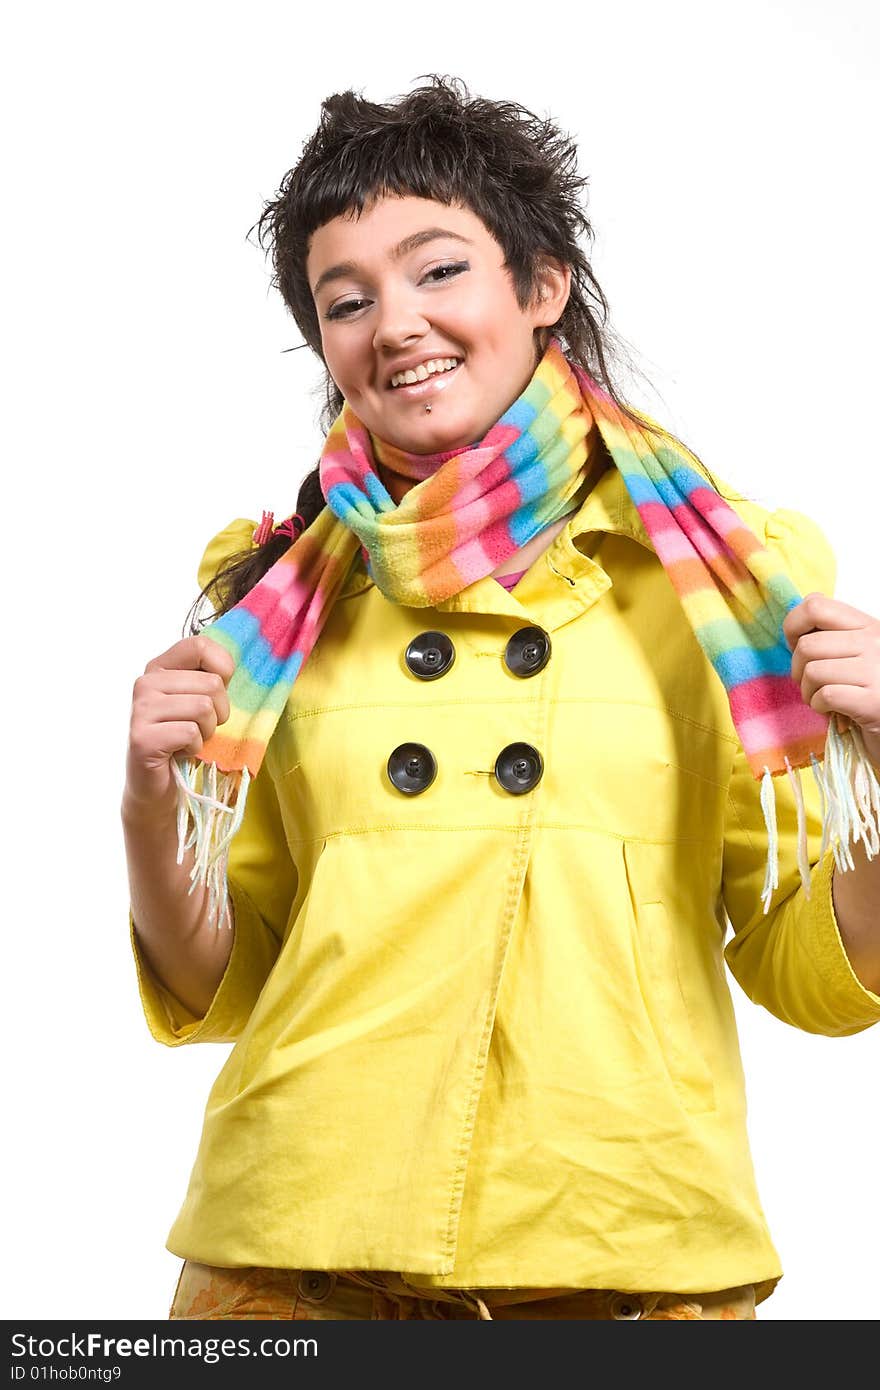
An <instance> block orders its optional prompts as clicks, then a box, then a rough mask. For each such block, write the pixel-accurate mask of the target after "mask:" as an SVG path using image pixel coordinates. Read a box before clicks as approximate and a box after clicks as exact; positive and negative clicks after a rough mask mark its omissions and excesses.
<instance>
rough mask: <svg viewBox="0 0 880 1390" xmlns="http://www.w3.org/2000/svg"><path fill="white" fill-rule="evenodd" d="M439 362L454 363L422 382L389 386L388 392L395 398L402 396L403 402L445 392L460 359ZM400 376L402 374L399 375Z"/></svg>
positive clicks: (447, 359) (433, 373) (431, 374)
mask: <svg viewBox="0 0 880 1390" xmlns="http://www.w3.org/2000/svg"><path fill="white" fill-rule="evenodd" d="M441 360H443V361H454V362H455V366H454V367H446V368H444V369H443V370H442V371H434V372H431V373H430V374H429V375H428V376H426V377H425V378H424V380H422V381H418V380H416V381H406V382H403V383H402V384H400V385H398V386H392V385H390V384H389V386H388V390H389V391H391V392H392V393H393V394H394V395H395V396H402V397H403V398H404V399H405V400H418V399H420V398H421V397H422V396H434V395H438V394H439V393H440V392H441V391H445V390H446V388H447V387H448V386H449V384H450V383H451V382H452V380H453V378H454V377H456V376H457V375H458V369H459V367H460V366H461V358H455V359H453V358H444V359H441ZM400 375H403V374H402V373H401V374H400ZM406 375H409V376H411V375H412V373H411V372H410V373H407V374H406Z"/></svg>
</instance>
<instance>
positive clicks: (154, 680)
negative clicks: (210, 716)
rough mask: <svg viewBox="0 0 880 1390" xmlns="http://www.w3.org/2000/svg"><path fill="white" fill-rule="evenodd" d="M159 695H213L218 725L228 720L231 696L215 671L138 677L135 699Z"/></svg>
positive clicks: (177, 672)
mask: <svg viewBox="0 0 880 1390" xmlns="http://www.w3.org/2000/svg"><path fill="white" fill-rule="evenodd" d="M156 695H210V696H211V698H212V699H213V701H214V708H215V710H216V711H217V723H218V724H224V723H225V722H226V720H227V719H228V718H229V696H228V695H227V693H226V683H225V681H224V680H223V677H222V676H220V675H218V674H217V673H216V672H215V671H166V670H162V669H161V668H160V669H159V670H156V671H151V672H149V673H148V674H144V675H143V676H138V678H137V680H136V681H135V683H134V690H133V700H134V701H135V702H137V703H141V702H144V701H150V700H152V699H153V698H154V696H156Z"/></svg>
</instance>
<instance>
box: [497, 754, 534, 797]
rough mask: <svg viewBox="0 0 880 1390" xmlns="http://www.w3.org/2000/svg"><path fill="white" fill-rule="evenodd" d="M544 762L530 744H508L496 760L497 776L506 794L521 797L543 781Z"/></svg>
mask: <svg viewBox="0 0 880 1390" xmlns="http://www.w3.org/2000/svg"><path fill="white" fill-rule="evenodd" d="M543 771H544V760H543V758H542V757H541V754H540V753H539V752H538V750H537V748H533V747H532V745H531V744H530V743H508V745H507V747H506V748H502V750H501V752H500V753H499V754H498V757H497V758H496V759H495V776H496V777H497V778H498V781H499V782H500V783H501V785H502V787H503V788H504V790H505V791H506V792H513V794H514V796H521V795H522V793H523V792H530V791H531V790H532V787H536V786H537V785H538V783H539V782H540V780H541V776H542V774H543Z"/></svg>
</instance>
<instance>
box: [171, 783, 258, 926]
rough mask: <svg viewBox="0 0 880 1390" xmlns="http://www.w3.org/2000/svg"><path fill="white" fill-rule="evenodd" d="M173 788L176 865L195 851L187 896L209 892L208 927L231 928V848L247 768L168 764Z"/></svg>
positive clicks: (244, 799)
mask: <svg viewBox="0 0 880 1390" xmlns="http://www.w3.org/2000/svg"><path fill="white" fill-rule="evenodd" d="M171 767H172V771H173V773H174V778H175V781H176V782H177V862H178V864H182V863H183V857H184V855H185V854H186V852H187V850H189V849H191V850H193V851H194V858H193V865H192V868H191V869H190V873H189V877H190V887H189V892H190V893H194V892H195V890H196V888H197V887H198V886H199V885H202V886H203V887H205V888H207V890H208V903H207V911H208V922H209V923H210V924H211V925H212V926H214V927H216V928H217V929H218V930H219V929H220V927H221V926H225V927H227V928H231V927H232V920H231V916H230V912H229V896H228V878H227V873H228V866H229V847H230V845H231V843H232V840H233V837H234V836H235V834H236V832H237V830H238V828H239V826H240V825H241V822H242V818H243V816H244V808H245V805H246V804H247V793H248V787H249V786H250V783H251V775H250V772H249V771H248V769H247V768H244V769H243V771H241V772H238V771H235V772H221V771H220V769H219V768H218V767H217V765H216V763H205V762H202V761H201V759H199V758H180V757H175V758H172V759H171Z"/></svg>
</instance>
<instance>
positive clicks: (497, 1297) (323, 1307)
mask: <svg viewBox="0 0 880 1390" xmlns="http://www.w3.org/2000/svg"><path fill="white" fill-rule="evenodd" d="M169 1317H170V1318H198V1319H206V1320H209V1319H216V1320H218V1321H219V1320H224V1319H226V1318H243V1319H248V1320H253V1321H256V1320H259V1319H263V1318H266V1319H277V1320H284V1321H294V1322H315V1321H321V1320H324V1319H328V1318H335V1319H339V1318H363V1319H368V1320H373V1319H383V1320H386V1319H387V1320H397V1319H401V1318H442V1319H447V1320H449V1319H458V1318H467V1319H472V1320H475V1319H489V1320H493V1319H494V1320H496V1321H497V1320H503V1319H505V1318H507V1319H509V1318H514V1319H519V1320H521V1319H524V1318H545V1319H547V1318H557V1319H558V1318H572V1319H586V1318H589V1319H593V1318H603V1319H608V1318H615V1319H626V1320H636V1319H648V1320H651V1319H653V1320H655V1321H657V1320H661V1319H664V1320H674V1321H682V1322H683V1321H690V1320H694V1321H702V1320H704V1319H707V1318H709V1319H711V1318H719V1319H720V1318H726V1319H730V1320H734V1321H740V1320H742V1319H749V1318H754V1317H755V1290H754V1288H753V1286H752V1285H751V1284H748V1285H745V1286H744V1287H742V1288H738V1289H723V1290H721V1291H720V1292H714V1293H705V1294H692V1293H689V1294H674V1293H626V1292H623V1291H620V1290H616V1289H434V1288H426V1287H422V1288H419V1286H418V1285H416V1284H411V1283H409V1282H408V1281H407V1280H406V1279H404V1278H403V1277H402V1276H401V1275H396V1274H386V1273H385V1272H384V1271H383V1272H378V1271H373V1270H369V1271H365V1270H352V1269H346V1270H322V1269H263V1268H259V1267H249V1268H240V1269H224V1268H220V1267H219V1266H217V1265H201V1264H196V1263H194V1261H192V1260H185V1261H184V1263H183V1268H182V1269H181V1271H180V1277H179V1279H178V1281H177V1288H176V1290H175V1293H174V1298H173V1300H172V1304H171V1309H170V1312H169Z"/></svg>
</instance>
